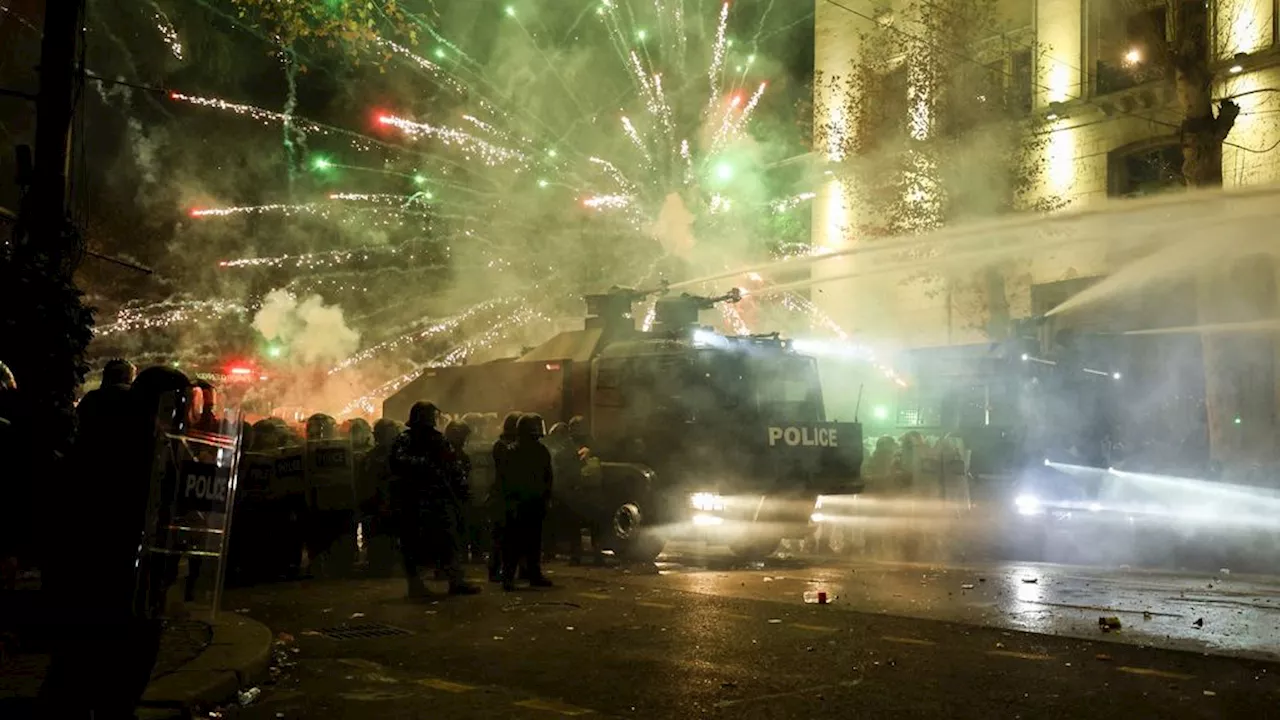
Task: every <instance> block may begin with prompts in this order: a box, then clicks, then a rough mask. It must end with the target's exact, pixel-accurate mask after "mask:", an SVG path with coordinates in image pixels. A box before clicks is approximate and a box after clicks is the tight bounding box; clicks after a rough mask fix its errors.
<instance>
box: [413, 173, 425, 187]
mask: <svg viewBox="0 0 1280 720" xmlns="http://www.w3.org/2000/svg"><path fill="white" fill-rule="evenodd" d="M426 181H427V176H426V175H414V176H413V184H414V185H422V184H423V183H425V182H426Z"/></svg>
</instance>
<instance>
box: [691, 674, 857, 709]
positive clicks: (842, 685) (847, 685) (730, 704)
mask: <svg viewBox="0 0 1280 720" xmlns="http://www.w3.org/2000/svg"><path fill="white" fill-rule="evenodd" d="M861 684H862V678H858V679H857V680H846V681H845V682H841V683H836V684H835V685H819V686H817V687H809V688H804V689H802V690H792V691H791V692H780V693H773V694H771V695H757V696H755V697H749V698H741V699H738V700H721V701H720V702H718V703H716V704H715V706H716V707H717V708H727V707H733V706H734V705H741V704H743V703H753V702H759V701H761V700H777V699H778V698H785V697H792V696H794V695H809V694H811V693H815V692H818V691H820V690H830V689H831V688H853V687H857V686H859V685H861Z"/></svg>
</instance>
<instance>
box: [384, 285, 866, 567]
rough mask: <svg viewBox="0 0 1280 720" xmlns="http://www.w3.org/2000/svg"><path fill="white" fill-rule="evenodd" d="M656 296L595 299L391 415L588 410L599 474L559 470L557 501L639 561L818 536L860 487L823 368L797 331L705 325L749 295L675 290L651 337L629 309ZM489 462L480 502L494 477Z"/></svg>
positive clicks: (423, 389) (551, 419) (424, 390)
mask: <svg viewBox="0 0 1280 720" xmlns="http://www.w3.org/2000/svg"><path fill="white" fill-rule="evenodd" d="M644 295H645V294H644V293H638V292H635V291H632V290H626V289H617V290H615V291H613V292H610V293H607V294H603V295H591V296H587V298H586V301H587V309H588V318H587V320H586V323H585V327H584V328H583V329H582V330H576V331H570V332H564V333H561V334H559V335H556V336H554V337H552V338H551V339H550V340H548V341H547V342H546V343H544V344H542V345H541V346H539V347H536V348H534V349H532V350H530V351H529V352H526V353H525V354H524V355H522V356H520V357H518V358H510V359H504V360H498V361H493V362H489V363H484V364H479V365H470V366H463V367H449V368H435V369H432V370H429V371H427V373H425V374H424V375H423V376H421V377H419V378H418V379H417V380H415V381H414V382H412V383H410V384H409V385H407V386H406V387H405V388H404V389H402V390H400V391H399V392H398V393H396V394H395V395H393V396H391V397H390V398H388V399H387V400H386V402H385V404H384V406H383V416H384V417H388V418H392V419H395V420H401V421H403V420H404V419H405V418H406V417H407V415H408V412H409V408H410V406H412V405H413V403H414V402H416V401H419V400H431V401H434V402H436V403H437V404H438V405H439V406H440V408H441V409H442V410H444V411H445V412H447V413H449V414H451V415H455V416H456V415H461V414H464V413H469V412H474V413H497V414H499V415H501V414H503V413H506V412H508V411H511V410H518V411H522V412H538V413H540V414H541V415H542V416H543V418H545V419H546V421H547V423H548V425H551V424H553V423H556V422H561V421H568V420H570V419H571V418H573V417H575V416H581V417H582V418H583V419H584V421H585V425H586V427H587V430H588V431H589V438H585V439H581V440H580V444H583V445H585V446H587V447H588V448H589V451H590V453H591V455H592V456H594V457H596V458H598V459H599V461H600V463H599V466H598V468H595V466H594V465H590V466H589V467H592V468H593V469H595V470H598V471H597V472H591V471H588V472H586V473H584V477H583V478H576V477H575V478H573V479H571V480H570V481H568V482H566V481H565V480H564V479H562V478H557V485H558V486H559V487H560V491H559V492H557V493H556V501H557V502H567V503H570V504H571V505H573V506H576V507H575V509H577V510H578V511H579V512H580V514H582V515H584V516H587V517H590V518H592V519H593V520H594V525H595V526H596V527H597V528H598V537H595V538H593V540H594V542H595V543H596V544H597V546H599V547H602V548H604V549H609V550H612V551H613V552H614V553H615V554H617V555H619V556H622V557H626V558H628V559H639V560H648V559H652V558H654V557H656V556H657V554H658V553H659V552H661V550H662V548H663V546H664V544H665V543H666V541H667V540H668V539H673V538H681V539H685V538H692V539H702V540H706V541H708V542H711V543H713V544H717V545H728V546H729V547H730V548H732V549H733V551H734V552H736V553H738V554H740V555H741V556H744V557H762V556H765V555H768V554H770V553H772V552H773V551H774V550H776V549H777V547H778V545H779V543H780V542H781V540H782V539H784V538H792V537H795V538H799V537H803V536H805V534H806V533H807V532H808V526H809V517H810V515H811V513H812V512H813V508H814V504H815V501H816V500H817V498H818V496H820V495H823V494H847V493H851V492H856V491H857V490H858V489H859V472H860V469H861V465H862V428H861V426H860V425H859V424H857V423H856V422H833V421H829V420H828V419H827V418H826V416H825V412H824V409H823V401H822V386H821V383H820V381H819V378H818V370H817V365H816V363H815V361H814V359H813V358H811V357H806V356H804V355H800V354H797V353H796V352H795V351H794V350H793V348H792V347H791V343H790V342H789V341H788V340H785V339H782V338H780V337H779V336H778V335H777V334H776V333H775V334H770V335H751V336H739V337H726V336H723V335H719V334H717V333H715V332H712V331H711V330H710V329H709V328H706V327H701V326H699V325H698V314H699V312H700V311H701V310H707V309H711V308H712V307H714V306H715V305H716V304H717V303H719V302H736V301H738V300H739V299H740V297H741V296H740V295H739V294H738V292H737V291H736V290H735V291H734V292H731V293H729V294H727V295H725V296H723V297H720V298H702V297H695V296H690V295H681V296H678V297H676V296H669V295H666V294H665V293H664V294H663V296H662V297H659V299H658V300H657V302H656V306H655V307H656V311H655V322H654V324H653V328H652V329H651V330H649V331H643V330H639V329H637V327H636V322H635V319H634V317H633V315H632V310H633V307H634V305H635V303H636V302H637V301H639V300H641V299H642V298H643V297H644ZM490 441H491V440H490ZM484 467H485V464H484V463H477V465H476V468H477V470H476V475H477V476H476V477H473V485H474V486H478V487H476V495H483V485H484V484H486V483H487V482H489V480H488V479H487V478H484V477H480V475H483V474H484V469H483V468H484ZM566 493H567V495H566Z"/></svg>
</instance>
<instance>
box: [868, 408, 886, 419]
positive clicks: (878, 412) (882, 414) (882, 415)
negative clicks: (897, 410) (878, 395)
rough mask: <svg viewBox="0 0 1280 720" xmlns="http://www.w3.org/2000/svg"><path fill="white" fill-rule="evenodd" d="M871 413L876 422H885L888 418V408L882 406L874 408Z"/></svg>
mask: <svg viewBox="0 0 1280 720" xmlns="http://www.w3.org/2000/svg"><path fill="white" fill-rule="evenodd" d="M871 412H872V414H873V415H875V416H876V419H877V420H887V419H888V418H889V408H887V407H885V406H883V405H877V406H875V409H873V410H872V411H871Z"/></svg>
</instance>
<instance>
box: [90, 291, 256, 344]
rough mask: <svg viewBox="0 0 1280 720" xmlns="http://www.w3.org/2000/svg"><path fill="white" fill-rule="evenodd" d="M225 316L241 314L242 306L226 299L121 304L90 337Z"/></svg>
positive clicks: (242, 315)
mask: <svg viewBox="0 0 1280 720" xmlns="http://www.w3.org/2000/svg"><path fill="white" fill-rule="evenodd" d="M228 316H236V317H244V316H245V308H244V306H243V305H241V304H239V303H235V302H231V301H228V300H165V301H162V302H158V303H152V304H150V305H139V306H133V307H125V308H122V309H121V310H120V311H119V312H117V313H116V318H115V320H113V321H112V322H109V323H106V324H103V325H98V326H97V327H96V328H94V337H97V338H105V337H110V336H112V335H116V334H119V333H123V332H137V331H140V330H158V329H162V328H167V327H170V326H172V325H176V324H178V323H184V322H197V321H207V320H210V319H216V318H224V317H228Z"/></svg>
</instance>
